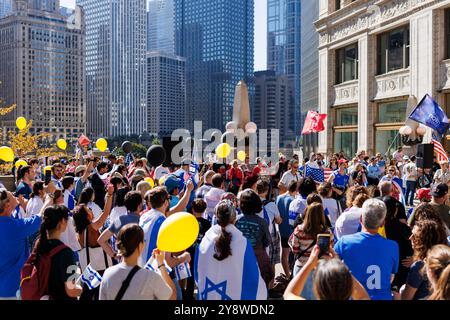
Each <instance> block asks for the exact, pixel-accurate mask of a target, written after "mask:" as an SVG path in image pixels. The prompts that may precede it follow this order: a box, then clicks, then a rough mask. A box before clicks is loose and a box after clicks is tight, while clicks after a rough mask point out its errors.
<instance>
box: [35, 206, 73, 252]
mask: <svg viewBox="0 0 450 320" xmlns="http://www.w3.org/2000/svg"><path fill="white" fill-rule="evenodd" d="M63 219H65V220H68V219H69V209H67V208H66V207H65V206H56V205H55V206H51V207H47V208H46V209H45V210H44V214H43V216H42V224H41V228H40V230H39V240H38V242H37V244H36V250H37V253H38V254H45V253H47V252H48V250H49V248H48V237H47V232H48V231H52V230H54V229H56V227H57V226H58V224H59V223H60V222H61V221H62V220H63Z"/></svg>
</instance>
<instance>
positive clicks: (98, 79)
mask: <svg viewBox="0 0 450 320" xmlns="http://www.w3.org/2000/svg"><path fill="white" fill-rule="evenodd" d="M77 4H79V5H80V6H81V7H83V9H84V11H85V16H86V91H87V117H88V118H87V119H88V134H89V135H90V136H92V137H109V136H119V135H132V134H141V133H142V132H143V131H144V130H145V129H146V128H147V123H146V119H147V94H146V88H147V85H146V82H147V70H146V52H147V51H146V50H147V16H146V15H147V14H146V8H147V6H146V1H145V0H128V1H116V0H96V1H92V0H77Z"/></svg>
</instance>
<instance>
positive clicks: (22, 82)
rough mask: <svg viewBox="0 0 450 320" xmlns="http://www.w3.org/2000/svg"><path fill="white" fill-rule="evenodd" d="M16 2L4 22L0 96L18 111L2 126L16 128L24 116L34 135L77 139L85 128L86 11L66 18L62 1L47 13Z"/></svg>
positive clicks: (0, 23) (1, 24)
mask: <svg viewBox="0 0 450 320" xmlns="http://www.w3.org/2000/svg"><path fill="white" fill-rule="evenodd" d="M13 4H14V6H13V12H12V13H11V14H10V15H8V16H6V17H5V18H4V19H1V20H0V56H1V59H0V81H1V82H2V85H0V97H1V99H3V100H4V102H5V105H12V104H14V103H15V104H17V108H16V109H15V110H14V112H12V113H10V114H7V115H5V116H4V117H2V118H1V120H2V121H1V123H0V126H2V127H4V128H5V129H6V130H4V131H7V130H10V129H15V119H16V117H18V116H24V117H25V118H26V119H29V120H33V126H32V127H31V133H41V132H48V133H51V134H53V137H54V138H55V139H56V138H59V137H61V138H66V139H68V140H69V141H70V140H76V138H77V137H78V136H79V135H80V133H84V132H85V130H86V117H85V113H86V105H85V86H84V45H85V40H84V37H85V34H84V31H85V29H84V28H85V26H84V14H83V11H82V9H81V8H80V7H77V8H76V9H75V11H74V12H73V14H72V15H71V16H70V17H69V18H66V17H64V16H62V15H60V14H59V2H58V1H56V2H55V3H54V4H56V5H57V6H50V7H45V9H46V10H45V11H44V10H41V8H43V7H40V6H38V4H39V3H38V2H37V1H25V0H14V3H13Z"/></svg>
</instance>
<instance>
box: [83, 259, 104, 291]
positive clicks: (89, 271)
mask: <svg viewBox="0 0 450 320" xmlns="http://www.w3.org/2000/svg"><path fill="white" fill-rule="evenodd" d="M80 280H81V282H83V283H84V284H86V285H87V286H88V288H89V290H93V289H95V288H97V287H98V286H99V285H100V283H101V282H102V277H101V275H100V274H99V273H98V272H97V271H95V270H94V268H92V267H91V265H90V264H89V265H88V266H87V267H86V269H84V271H83V274H82V275H81V279H80Z"/></svg>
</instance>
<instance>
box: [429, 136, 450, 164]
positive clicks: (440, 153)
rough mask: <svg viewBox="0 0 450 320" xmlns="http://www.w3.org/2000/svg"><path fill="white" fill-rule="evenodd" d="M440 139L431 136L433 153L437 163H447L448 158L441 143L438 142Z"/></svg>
mask: <svg viewBox="0 0 450 320" xmlns="http://www.w3.org/2000/svg"><path fill="white" fill-rule="evenodd" d="M439 140H440V139H439V138H438V137H437V136H436V135H435V134H433V138H432V140H431V143H432V144H433V145H434V152H435V153H436V155H437V159H438V161H439V162H441V161H447V162H448V156H447V152H445V149H444V147H443V146H442V143H441V142H440V141H439Z"/></svg>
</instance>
